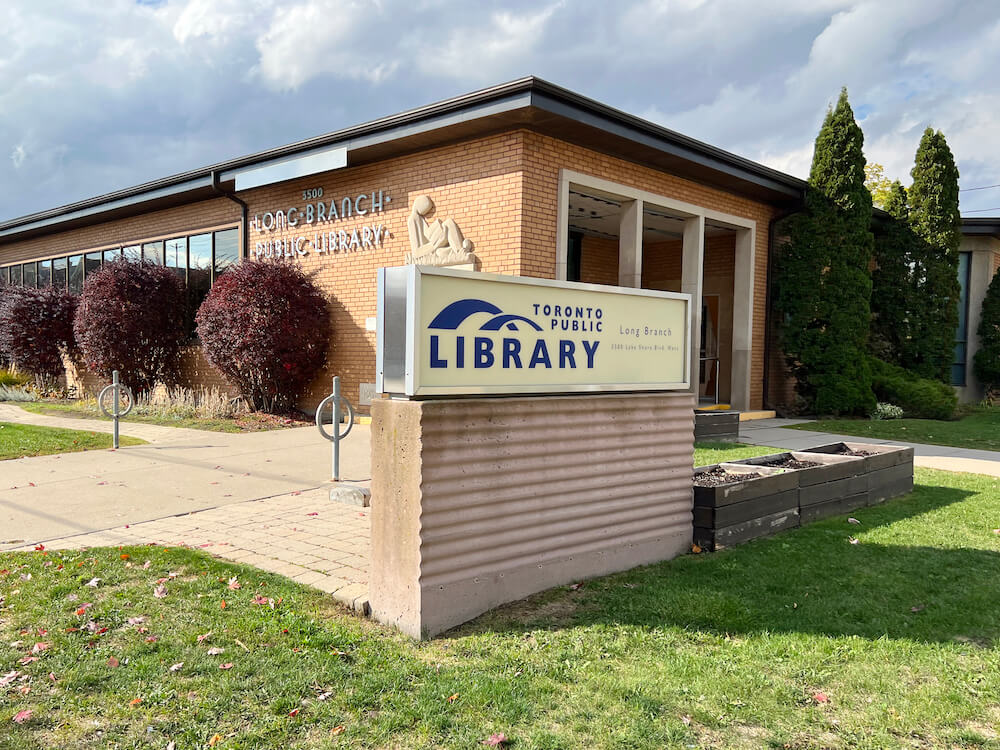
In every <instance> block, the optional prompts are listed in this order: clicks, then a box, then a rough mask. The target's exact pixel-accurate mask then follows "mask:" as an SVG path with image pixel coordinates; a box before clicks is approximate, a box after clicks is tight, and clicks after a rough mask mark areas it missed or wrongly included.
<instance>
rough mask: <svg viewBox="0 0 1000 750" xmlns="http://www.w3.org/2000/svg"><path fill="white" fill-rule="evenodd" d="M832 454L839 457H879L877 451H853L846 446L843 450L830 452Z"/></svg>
mask: <svg viewBox="0 0 1000 750" xmlns="http://www.w3.org/2000/svg"><path fill="white" fill-rule="evenodd" d="M830 453H832V454H835V455H838V456H860V457H861V458H864V457H865V456H877V455H878V454H877V453H875V451H856V450H851V449H850V448H848V447H847V446H846V445H845V446H844V447H843V448H838V449H837V450H835V451H830Z"/></svg>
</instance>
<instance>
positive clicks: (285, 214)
mask: <svg viewBox="0 0 1000 750" xmlns="http://www.w3.org/2000/svg"><path fill="white" fill-rule="evenodd" d="M302 197H303V199H304V200H305V201H306V202H305V203H304V204H302V205H298V206H289V207H287V208H283V209H278V210H276V211H266V212H264V213H256V214H254V216H253V218H252V219H251V220H250V228H251V229H252V230H253V231H254V232H255V233H256V235H257V236H256V238H255V239H254V241H253V245H254V246H253V256H254V257H255V258H257V259H258V260H259V259H261V258H299V257H303V256H306V255H309V254H310V253H315V254H317V255H332V254H335V253H357V252H364V251H367V250H378V249H379V248H381V247H382V246H383V243H384V242H385V240H386V238H388V236H389V232H388V230H387V229H386V226H385V224H380V223H376V222H374V221H372V219H374V218H375V217H377V216H378V215H379V214H381V213H382V212H383V211H385V209H386V207H387V206H388V205H389V204H390V203H391V202H392V198H391V197H390V196H389V194H388V193H387V192H386V191H384V190H372V191H371V192H366V193H359V194H357V195H346V196H340V197H334V198H332V199H330V200H326V199H325V198H324V197H323V188H310V189H308V190H303V191H302ZM357 218H362V219H363V221H362V223H358V222H352V225H351V226H350V227H349V228H339V227H337V226H336V224H337V223H338V222H342V221H344V220H345V219H357ZM307 228H308V229H311V230H312V231H311V232H308V233H303V234H295V232H297V231H300V232H301V231H304V230H306V229H307ZM278 232H281V233H283V234H285V233H288V232H291V233H292V235H291V236H282V237H275V236H274V235H275V234H276V233H278Z"/></svg>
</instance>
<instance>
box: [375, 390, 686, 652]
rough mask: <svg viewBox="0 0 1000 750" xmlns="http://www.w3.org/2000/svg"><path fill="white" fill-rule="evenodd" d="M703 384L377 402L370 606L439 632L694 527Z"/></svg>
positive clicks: (666, 550) (598, 571)
mask: <svg viewBox="0 0 1000 750" xmlns="http://www.w3.org/2000/svg"><path fill="white" fill-rule="evenodd" d="M693 408H694V396H693V395H692V394H690V393H656V394H623V395H593V396H590V395H588V396H539V397H525V398H520V397H519V398H492V399H454V400H441V401H391V400H386V399H376V400H375V401H374V402H373V404H372V429H371V434H372V539H371V577H370V600H371V609H372V615H373V616H374V617H375V618H376V619H378V620H380V621H381V622H384V623H387V624H391V625H394V626H396V627H398V628H399V629H400V630H402V631H403V632H404V633H407V634H408V635H411V636H413V637H414V638H427V637H431V636H433V635H435V634H437V633H440V632H442V631H444V630H446V629H448V628H451V627H453V626H455V625H458V624H460V623H462V622H466V621H467V620H470V619H472V618H474V617H476V616H477V615H479V614H481V613H483V612H485V611H487V610H489V609H491V608H493V607H495V606H497V605H499V604H502V603H504V602H509V601H513V600H516V599H520V598H523V597H525V596H527V595H529V594H532V593H534V592H537V591H541V590H543V589H546V588H550V587H552V586H557V585H560V584H565V583H570V582H573V581H578V580H580V579H583V578H587V577H593V576H599V575H604V574H607V573H611V572H615V571H620V570H626V569H628V568H632V567H635V566H637V565H643V564H648V563H651V562H656V561H658V560H665V559H668V558H671V557H674V556H676V555H678V554H681V553H682V552H684V551H686V550H687V549H688V548H689V545H690V543H691V536H692V515H691V508H692V487H691V478H692V471H693V470H692V456H693V442H694V438H693V430H694V413H693Z"/></svg>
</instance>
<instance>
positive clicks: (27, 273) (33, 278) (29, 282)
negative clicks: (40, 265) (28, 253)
mask: <svg viewBox="0 0 1000 750" xmlns="http://www.w3.org/2000/svg"><path fill="white" fill-rule="evenodd" d="M21 273H22V274H23V276H24V285H25V286H32V287H33V286H38V274H37V273H35V264H34V263H25V264H24V265H23V266H21Z"/></svg>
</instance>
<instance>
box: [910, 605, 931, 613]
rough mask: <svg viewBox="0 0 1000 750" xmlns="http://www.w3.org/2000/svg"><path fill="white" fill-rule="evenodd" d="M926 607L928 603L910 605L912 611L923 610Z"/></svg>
mask: <svg viewBox="0 0 1000 750" xmlns="http://www.w3.org/2000/svg"><path fill="white" fill-rule="evenodd" d="M926 608H927V605H926V604H917V605H915V606H913V607H910V611H911V612H923V611H924V610H925V609H926Z"/></svg>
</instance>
